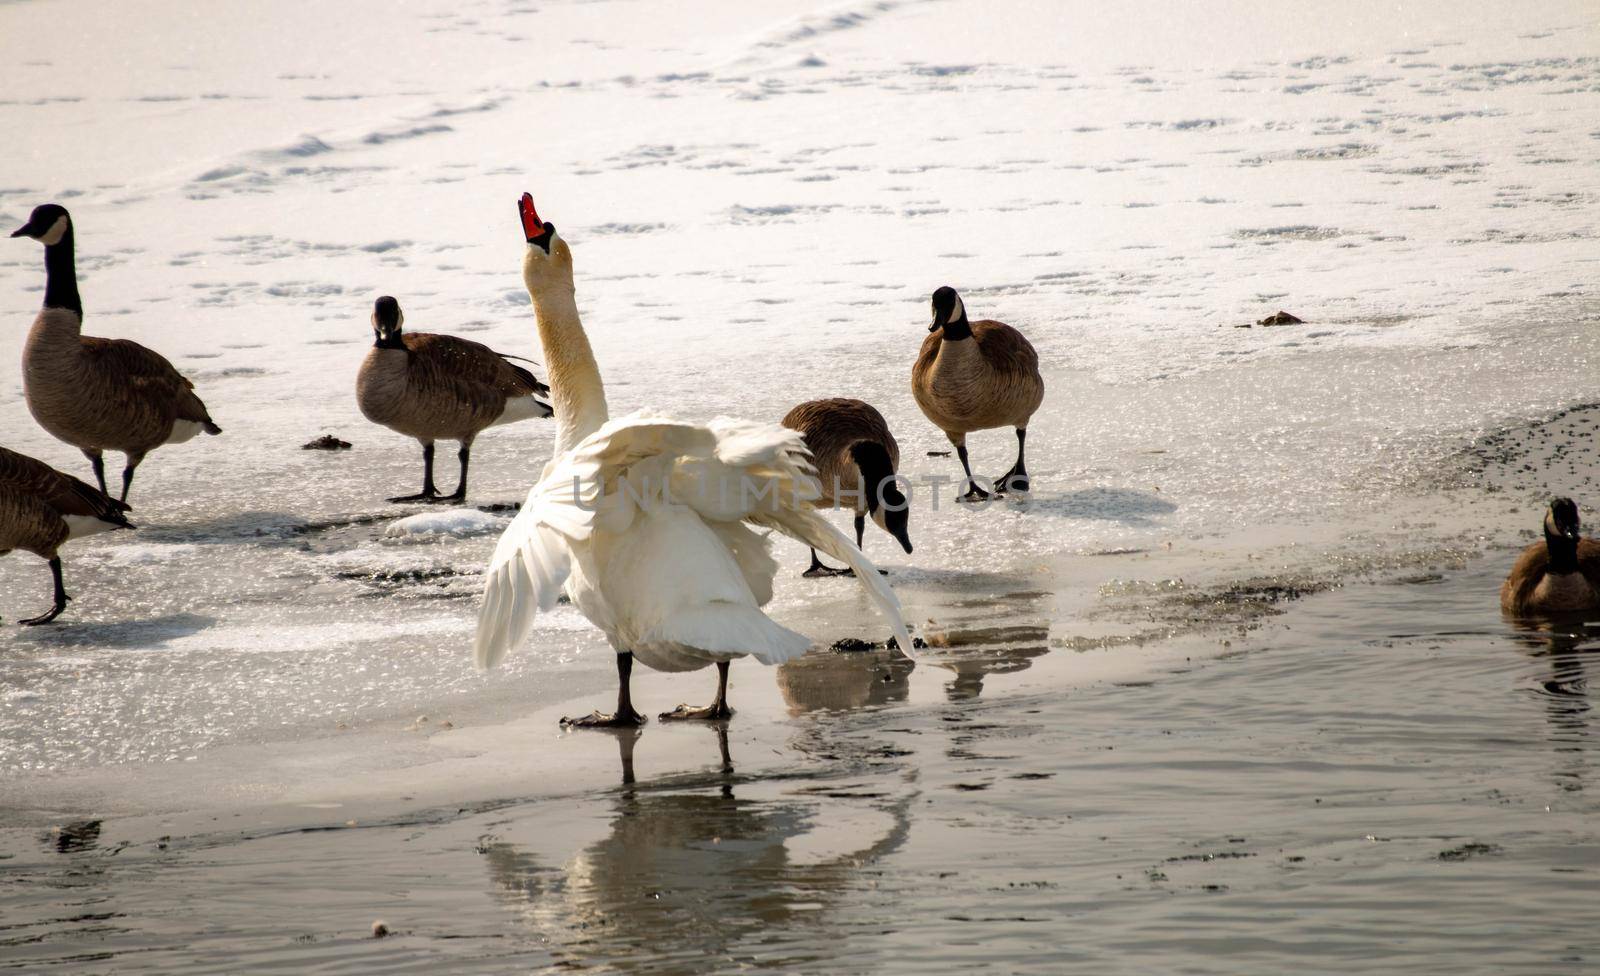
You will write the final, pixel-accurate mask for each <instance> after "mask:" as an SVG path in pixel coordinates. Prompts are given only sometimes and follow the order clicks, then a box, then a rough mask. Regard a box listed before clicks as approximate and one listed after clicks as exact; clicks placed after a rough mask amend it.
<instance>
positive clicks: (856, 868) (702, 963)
mask: <svg viewBox="0 0 1600 976" xmlns="http://www.w3.org/2000/svg"><path fill="white" fill-rule="evenodd" d="M713 731H714V733H715V735H716V738H717V744H718V748H719V750H720V752H721V758H722V765H721V768H720V770H718V771H717V772H714V773H710V774H705V773H696V774H692V775H689V776H680V777H671V778H667V779H664V780H658V781H654V782H650V783H646V784H638V783H636V781H635V774H634V771H633V758H632V757H633V747H634V744H635V742H636V741H637V739H638V734H637V732H633V733H632V734H629V733H627V732H624V733H623V734H622V735H619V736H618V740H617V741H618V747H619V752H620V756H621V759H622V770H623V774H622V775H623V786H622V788H621V789H620V790H619V791H618V792H617V793H616V794H615V795H614V797H613V798H612V799H611V801H610V803H611V810H610V823H609V833H608V834H607V835H606V836H604V837H602V838H601V839H600V840H598V841H595V842H593V843H590V844H588V845H587V846H585V847H582V848H581V849H579V850H577V851H575V852H572V853H564V852H559V851H550V850H549V849H548V848H542V849H541V850H539V851H538V852H536V851H535V850H532V849H530V848H532V847H533V846H534V845H535V844H537V841H534V842H532V843H530V844H528V845H520V844H516V843H512V842H509V841H506V840H502V839H499V838H486V839H485V841H484V843H483V845H482V847H481V850H482V852H483V855H484V858H485V861H486V862H487V864H488V869H489V875H490V878H491V879H492V880H493V881H494V884H495V891H496V893H497V895H498V897H499V898H500V899H501V900H502V902H504V903H505V904H506V905H508V906H509V907H511V908H513V909H514V910H515V911H516V912H517V913H518V914H520V915H521V916H522V918H523V919H524V920H525V921H526V923H527V924H528V925H530V926H531V927H533V928H534V929H536V930H537V932H538V933H539V935H540V937H541V939H542V940H544V941H546V942H547V943H548V945H549V947H550V949H551V951H552V952H553V953H554V954H555V955H556V956H557V958H558V960H560V962H559V963H558V964H559V965H565V966H577V967H586V966H591V965H594V966H600V967H602V968H611V969H616V970H619V971H625V972H641V971H648V972H654V973H685V974H689V973H706V972H714V971H727V970H729V969H733V968H738V967H740V966H741V965H743V964H745V963H748V961H749V960H750V958H752V957H754V956H756V955H759V957H760V958H761V960H762V962H763V964H764V965H779V964H790V965H793V964H799V963H803V962H806V961H808V960H810V959H817V958H821V954H822V953H823V952H824V951H826V952H828V953H829V954H830V955H831V954H832V953H833V951H834V949H835V948H836V942H835V940H834V937H819V934H818V933H819V930H820V929H821V927H824V926H825V927H827V928H828V929H829V930H830V931H838V930H839V929H840V927H841V925H847V924H848V920H844V921H841V919H840V918H839V917H837V913H836V912H835V911H834V910H835V909H836V908H838V907H839V906H840V905H841V904H843V903H845V902H846V901H851V900H859V897H858V896H860V895H870V892H871V891H872V887H873V886H872V882H871V879H870V877H868V876H866V875H865V874H864V869H866V868H868V867H869V866H870V865H871V864H872V863H873V862H875V861H877V860H878V859H880V858H882V857H884V856H886V855H888V854H890V853H892V852H893V851H895V850H897V849H899V848H900V847H901V846H902V845H903V844H904V843H905V840H906V837H907V835H908V833H909V831H910V815H909V810H910V803H911V802H912V799H911V798H909V797H908V798H903V799H900V800H897V801H895V802H892V803H889V804H886V805H885V804H880V803H873V804H870V805H869V804H863V805H857V804H852V803H842V804H841V803H838V802H834V803H832V804H831V805H829V806H822V805H819V804H818V803H816V802H808V801H806V800H805V799H803V798H799V797H796V796H795V795H794V793H793V791H792V790H790V789H787V788H783V787H781V786H780V784H779V783H776V782H773V783H768V782H763V781H761V780H739V779H738V778H737V777H736V776H735V774H734V769H733V763H732V760H731V758H730V757H729V752H728V736H727V730H726V728H723V727H713ZM746 792H749V793H759V794H765V795H767V796H770V797H771V798H769V799H752V798H747V797H745V796H741V795H739V794H740V793H746ZM549 812H550V811H549V809H548V808H541V809H539V810H538V811H536V813H535V814H534V815H535V816H542V815H544V814H547V813H549ZM528 826H529V831H528V836H531V837H537V836H538V834H537V833H536V831H537V826H536V825H532V824H530V825H528ZM511 829H512V830H515V829H516V825H511ZM818 849H821V850H825V851H829V852H835V851H843V853H832V854H825V855H815V854H808V853H807V851H808V850H811V851H815V850H818ZM552 865H559V866H552ZM880 921H881V919H880Z"/></svg>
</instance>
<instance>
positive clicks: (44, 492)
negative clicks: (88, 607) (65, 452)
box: [0, 447, 133, 624]
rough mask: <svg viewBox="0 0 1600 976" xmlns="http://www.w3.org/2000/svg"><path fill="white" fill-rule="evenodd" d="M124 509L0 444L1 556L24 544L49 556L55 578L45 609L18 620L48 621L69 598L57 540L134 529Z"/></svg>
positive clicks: (121, 503)
mask: <svg viewBox="0 0 1600 976" xmlns="http://www.w3.org/2000/svg"><path fill="white" fill-rule="evenodd" d="M126 511H128V505H127V503H126V502H119V501H117V500H116V499H114V498H112V497H111V496H110V495H107V494H106V493H105V492H103V491H100V490H98V489H95V488H91V487H90V486H89V485H87V484H85V483H84V482H82V481H79V480H78V479H77V478H74V477H72V476H71V475H68V474H62V473H61V472H60V471H57V470H56V469H55V468H52V467H51V466H50V465H48V464H45V463H44V462H43V461H35V460H34V459H33V458H31V457H28V456H27V455H24V454H18V453H16V452H15V451H8V450H6V449H5V448H3V447H0V556H4V555H5V554H6V553H8V552H10V551H11V550H13V549H26V550H27V551H28V552H31V553H33V554H34V555H35V556H38V557H39V558H40V559H44V560H47V561H49V563H50V575H51V577H53V579H54V581H55V603H54V605H53V606H52V607H51V608H50V611H49V612H48V613H45V614H42V615H40V616H38V617H34V618H32V619H31V620H24V621H22V623H24V624H45V623H49V622H50V621H52V620H54V619H56V617H58V616H60V614H61V611H63V610H65V609H66V608H67V601H68V600H70V599H71V597H69V596H67V590H66V587H65V586H64V585H63V584H62V582H61V556H60V555H58V552H57V551H58V550H59V549H60V548H61V544H62V543H63V542H66V541H67V540H68V539H76V538H77V537H79V536H83V535H93V534H94V533H96V532H106V531H109V530H111V529H131V528H133V526H131V525H129V524H128V518H127V516H126V515H124V514H123V513H124V512H126Z"/></svg>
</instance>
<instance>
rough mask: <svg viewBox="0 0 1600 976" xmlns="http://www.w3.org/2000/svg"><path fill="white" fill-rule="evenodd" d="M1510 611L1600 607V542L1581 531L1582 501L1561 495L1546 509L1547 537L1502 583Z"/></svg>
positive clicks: (1502, 594) (1503, 602)
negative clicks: (1586, 536) (1579, 518)
mask: <svg viewBox="0 0 1600 976" xmlns="http://www.w3.org/2000/svg"><path fill="white" fill-rule="evenodd" d="M1500 609H1501V610H1503V611H1505V612H1506V613H1509V614H1516V615H1527V614H1543V613H1579V612H1582V611H1588V610H1600V542H1596V541H1594V540H1593V539H1585V538H1582V537H1581V535H1580V534H1579V524H1578V505H1577V503H1576V502H1574V501H1573V500H1572V499H1570V498H1557V499H1555V500H1554V501H1552V502H1551V503H1550V507H1549V509H1548V510H1546V511H1545V515H1544V540H1543V541H1542V542H1535V543H1534V544H1533V545H1531V546H1529V547H1528V548H1526V549H1524V550H1523V551H1522V555H1521V556H1519V557H1518V558H1517V562H1516V564H1515V565H1513V566H1512V567H1511V572H1510V574H1509V575H1507V576H1506V581H1505V582H1504V583H1503V584H1501V586H1500Z"/></svg>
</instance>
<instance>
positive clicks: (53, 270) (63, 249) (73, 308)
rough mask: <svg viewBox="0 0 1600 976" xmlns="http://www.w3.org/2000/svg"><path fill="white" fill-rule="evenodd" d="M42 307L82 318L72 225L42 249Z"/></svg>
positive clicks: (81, 302) (81, 300)
mask: <svg viewBox="0 0 1600 976" xmlns="http://www.w3.org/2000/svg"><path fill="white" fill-rule="evenodd" d="M44 307H45V308H64V309H66V310H67V311H69V312H76V313H77V314H78V316H79V318H82V317H83V299H81V298H79V297H78V266H77V261H76V260H75V259H74V257H73V246H72V224H71V223H70V222H68V223H67V226H66V233H64V234H62V235H61V239H60V240H58V241H56V242H55V243H54V244H47V245H45V249H44Z"/></svg>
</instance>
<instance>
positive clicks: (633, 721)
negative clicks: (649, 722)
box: [561, 708, 645, 729]
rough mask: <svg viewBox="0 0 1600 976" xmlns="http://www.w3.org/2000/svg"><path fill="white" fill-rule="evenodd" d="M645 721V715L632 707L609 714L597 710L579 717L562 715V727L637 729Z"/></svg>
mask: <svg viewBox="0 0 1600 976" xmlns="http://www.w3.org/2000/svg"><path fill="white" fill-rule="evenodd" d="M644 722H645V718H644V716H643V715H640V714H639V713H638V712H636V711H634V710H633V709H632V708H629V709H628V710H627V711H621V710H619V711H615V712H612V713H610V714H609V715H608V714H606V713H605V712H601V711H598V710H596V711H593V712H590V713H589V714H588V715H581V716H579V717H577V718H569V717H567V716H565V715H563V716H561V727H562V728H564V729H636V728H638V727H639V726H641V725H643V724H644Z"/></svg>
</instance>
